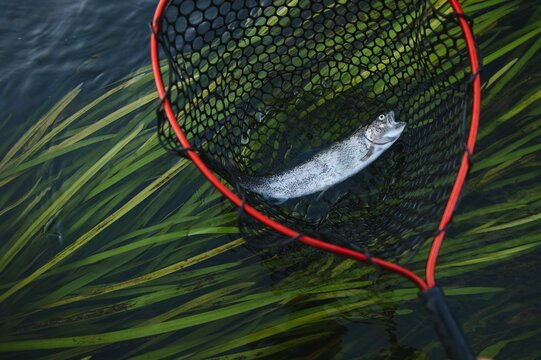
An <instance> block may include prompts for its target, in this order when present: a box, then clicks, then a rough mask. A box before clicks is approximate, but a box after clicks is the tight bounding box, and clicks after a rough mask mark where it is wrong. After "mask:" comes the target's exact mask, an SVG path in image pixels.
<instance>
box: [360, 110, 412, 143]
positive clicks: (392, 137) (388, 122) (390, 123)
mask: <svg viewBox="0 0 541 360" xmlns="http://www.w3.org/2000/svg"><path fill="white" fill-rule="evenodd" d="M405 127H406V123H405V122H403V121H396V120H395V115H394V111H389V112H388V113H386V114H381V115H380V116H378V117H377V119H376V120H374V121H373V122H372V123H371V124H370V125H368V126H367V127H366V128H365V133H364V136H365V137H366V139H367V140H368V141H370V142H371V143H374V144H376V145H385V144H388V143H393V142H395V141H396V140H397V139H398V138H399V137H400V135H401V134H402V131H404V128H405Z"/></svg>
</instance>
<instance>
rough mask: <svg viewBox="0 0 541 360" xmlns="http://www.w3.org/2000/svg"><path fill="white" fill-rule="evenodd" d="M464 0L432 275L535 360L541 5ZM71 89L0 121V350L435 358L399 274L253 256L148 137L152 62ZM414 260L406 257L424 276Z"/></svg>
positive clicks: (212, 201)
mask: <svg viewBox="0 0 541 360" xmlns="http://www.w3.org/2000/svg"><path fill="white" fill-rule="evenodd" d="M464 5H465V11H466V12H467V13H469V14H472V15H474V17H475V19H476V24H475V31H476V34H477V36H478V39H479V40H480V50H481V52H482V54H483V55H484V64H485V68H484V72H483V83H484V85H483V94H484V99H483V113H482V116H481V128H480V134H479V142H478V145H477V152H476V154H475V156H474V161H475V163H474V167H473V169H472V171H471V174H470V178H469V182H468V183H467V187H466V189H465V195H464V197H463V199H462V202H461V207H460V208H459V209H458V212H457V214H456V215H455V218H454V223H453V225H452V226H451V229H450V232H449V236H448V239H447V241H446V242H445V243H444V248H443V253H442V257H441V260H440V264H439V266H438V268H437V277H438V279H440V280H441V282H442V283H443V284H444V285H445V288H446V292H447V294H448V295H449V297H450V301H451V302H452V304H451V306H452V307H453V308H454V309H455V310H456V312H457V313H458V317H459V318H460V319H461V321H462V322H463V325H464V330H465V333H466V334H467V336H468V337H469V339H470V341H471V343H472V346H473V347H474V348H475V349H476V350H478V351H480V352H481V353H482V354H483V355H486V356H501V357H502V358H520V359H535V358H539V357H541V350H540V349H539V348H538V347H537V348H536V341H537V339H538V338H539V337H540V336H541V330H540V329H539V326H538V324H539V321H541V312H539V309H538V306H537V304H538V302H539V299H540V296H541V293H540V289H539V286H538V285H537V284H538V280H539V274H536V273H535V272H534V273H533V274H532V272H531V269H532V267H533V266H535V264H536V263H537V258H538V257H539V254H540V248H541V238H540V237H539V235H538V234H537V233H538V232H539V228H540V221H541V199H540V198H539V194H540V193H541V184H540V183H539V181H538V180H539V178H540V175H541V174H540V171H539V166H540V165H541V161H540V150H541V145H540V143H539V140H538V139H539V138H540V137H541V86H540V85H539V78H540V76H541V73H540V70H539V68H538V64H536V63H535V59H536V58H538V57H539V56H540V51H539V50H540V48H541V37H540V36H539V35H540V33H541V20H539V19H541V9H540V8H539V7H538V6H536V5H535V4H533V3H532V2H531V1H526V0H513V1H508V0H505V1H504V0H468V1H465V4H464ZM519 23H520V24H522V25H521V27H520V28H517V27H513V26H512V25H513V24H515V25H516V24H519ZM81 91H82V87H77V88H75V89H73V90H72V91H70V92H69V93H68V94H66V95H65V96H64V97H63V98H62V99H61V100H60V101H58V102H57V103H56V104H54V105H53V106H51V108H50V110H48V111H47V112H45V113H44V114H43V115H40V116H37V117H36V119H35V120H34V121H31V122H30V123H32V126H31V127H29V128H22V127H14V128H12V129H6V128H4V129H2V131H3V133H4V135H3V136H6V137H7V138H5V139H2V141H1V142H0V154H1V155H0V239H1V242H0V274H1V282H0V302H1V303H0V312H1V314H2V318H3V321H2V325H1V334H2V335H1V338H0V351H1V352H2V354H1V355H0V356H2V355H3V356H12V355H13V354H14V352H19V351H26V352H28V354H29V355H33V356H36V357H40V358H54V359H64V358H66V359H67V358H84V357H85V356H95V357H105V356H108V357H112V358H128V357H130V358H131V357H133V358H151V359H163V358H170V357H174V358H205V359H207V358H218V357H219V358H220V359H238V358H263V357H266V356H268V357H272V356H282V357H291V358H294V357H296V356H297V357H298V356H299V355H300V354H309V357H310V358H322V359H326V358H331V357H333V356H334V355H335V354H343V355H344V357H345V358H355V357H358V356H361V355H362V356H363V358H366V357H371V358H378V359H391V358H393V356H399V357H398V358H411V359H417V358H418V359H424V358H426V357H427V356H430V357H431V358H432V357H434V358H440V357H441V349H440V346H439V343H438V341H437V339H436V336H435V335H434V333H433V331H432V329H431V326H430V324H429V322H428V321H427V319H426V316H425V314H424V313H423V310H422V309H421V307H420V306H419V305H418V301H417V291H416V289H415V288H414V287H413V286H412V285H411V284H409V283H407V282H406V281H404V280H403V279H401V278H399V277H396V276H393V275H388V274H380V276H378V277H377V279H378V280H377V281H374V279H375V277H374V276H373V273H374V272H375V271H377V270H374V269H373V268H370V267H367V266H364V265H361V264H358V263H355V262H353V261H350V260H344V259H341V258H337V257H335V256H332V255H326V254H321V255H320V256H318V257H314V262H313V263H312V264H309V265H308V266H299V267H298V268H294V269H292V270H291V271H289V272H287V273H285V274H280V275H276V276H273V275H272V272H271V270H270V269H274V268H279V267H280V265H281V262H282V261H287V260H284V258H270V259H265V261H263V262H262V261H260V260H259V259H258V257H257V256H254V255H253V254H252V253H251V252H250V251H248V250H247V249H246V248H245V247H244V246H243V245H244V240H243V239H242V238H241V237H240V235H239V234H238V230H237V227H236V217H237V213H236V210H234V209H233V208H232V207H231V206H229V204H228V203H227V202H226V201H224V200H223V199H222V197H221V196H220V195H219V194H218V193H217V192H216V191H215V190H213V189H212V188H211V186H210V185H209V184H207V183H206V182H205V181H204V180H203V179H202V178H201V177H200V176H199V174H198V171H197V170H196V169H195V167H194V166H192V165H190V164H189V162H188V161H186V160H184V159H182V158H177V157H174V156H171V155H170V154H168V153H166V152H165V151H164V150H163V148H161V147H160V145H159V142H158V139H157V136H156V133H155V128H154V122H155V113H154V110H155V107H156V100H157V99H156V94H155V89H154V85H153V80H152V75H151V74H150V69H149V68H144V69H141V70H140V71H139V72H137V73H136V74H133V75H132V76H130V77H129V78H128V79H123V80H122V81H120V82H119V83H118V84H114V85H112V86H111V88H110V89H107V91H106V92H105V93H104V94H103V95H101V96H99V97H97V98H96V99H94V100H92V101H90V102H88V103H87V104H85V105H83V106H81V98H83V95H82V94H81ZM23 123H24V124H25V125H26V124H27V123H29V122H26V121H25V122H23ZM425 256H426V247H425V248H423V249H421V251H420V252H419V254H418V255H417V256H416V257H415V258H414V259H412V260H410V261H409V263H408V266H409V267H410V268H411V269H414V270H417V271H419V272H422V269H423V266H424V258H425ZM397 354H399V355H397Z"/></svg>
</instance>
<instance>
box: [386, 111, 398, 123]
mask: <svg viewBox="0 0 541 360" xmlns="http://www.w3.org/2000/svg"><path fill="white" fill-rule="evenodd" d="M386 118H387V123H388V124H389V125H394V124H396V121H395V117H394V111H393V110H391V111H389V112H388V113H387V116H386Z"/></svg>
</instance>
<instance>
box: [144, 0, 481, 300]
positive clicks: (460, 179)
mask: <svg viewBox="0 0 541 360" xmlns="http://www.w3.org/2000/svg"><path fill="white" fill-rule="evenodd" d="M169 1H170V0H160V1H159V3H158V6H157V8H156V12H155V14H154V19H153V21H152V34H151V37H150V52H151V54H150V55H151V59H152V70H153V73H154V81H155V83H156V88H157V91H158V95H159V97H160V99H162V101H163V103H162V106H163V110H164V111H165V114H166V116H167V119H168V121H169V123H170V125H171V128H172V129H173V131H174V132H175V135H176V136H177V138H178V140H179V142H180V144H181V146H182V147H183V148H184V149H186V156H187V157H188V158H189V159H190V160H192V162H193V163H194V164H195V166H197V168H198V169H199V171H201V173H202V174H203V176H205V178H206V179H207V180H208V181H209V182H210V183H211V184H212V185H214V187H216V189H217V190H218V191H220V192H221V193H222V194H223V195H224V196H225V197H226V198H227V199H229V201H231V202H232V203H233V204H235V205H236V206H237V207H241V206H242V207H243V208H244V211H245V212H246V213H247V214H248V215H250V216H252V217H253V218H255V219H256V220H258V221H259V222H261V223H262V224H264V225H266V226H268V227H270V228H271V229H273V230H275V231H278V232H279V233H281V234H283V235H284V236H286V237H290V238H297V239H298V241H300V242H302V243H304V244H306V245H309V246H312V247H315V248H317V249H320V250H324V251H328V252H331V253H334V254H337V255H341V256H345V257H348V258H351V259H355V260H358V261H361V262H364V263H370V264H376V265H378V266H380V267H381V268H383V269H386V270H388V271H391V272H394V273H396V274H399V275H401V276H404V277H405V278H407V279H409V280H410V281H412V282H413V283H414V284H415V285H416V286H417V287H418V288H419V289H420V290H421V291H425V290H427V289H431V288H433V287H434V286H435V267H436V262H437V258H438V254H439V251H440V248H441V245H442V242H443V239H444V237H445V229H446V227H447V225H448V224H449V223H450V221H451V217H452V215H453V212H454V209H455V207H456V204H457V202H458V198H459V196H460V192H461V190H462V187H463V186H464V182H465V180H466V175H467V173H468V169H469V167H470V160H469V157H470V155H471V154H472V153H473V150H474V146H475V140H476V136H477V130H478V124H479V116H480V107H481V106H480V105H481V80H480V76H479V57H478V55H477V49H476V47H475V40H474V37H473V33H472V30H471V28H470V25H469V23H468V22H467V20H466V19H465V15H464V13H463V11H462V8H461V7H460V4H459V3H458V0H447V1H448V2H449V4H450V5H451V6H452V8H453V10H454V12H455V15H457V16H458V18H459V23H460V27H461V28H462V32H463V34H464V39H465V41H466V45H467V47H468V55H469V58H470V65H471V69H472V89H473V101H472V112H471V123H470V131H469V134H468V140H467V149H466V151H465V152H464V156H463V158H462V162H461V165H460V168H459V171H458V174H457V177H456V179H455V182H454V185H453V189H452V191H451V195H450V197H449V200H448V202H447V204H446V207H445V211H444V213H443V216H442V218H441V220H440V223H439V226H438V229H439V231H438V234H437V235H436V237H435V238H434V240H433V242H432V245H431V249H430V252H429V255H428V259H427V263H426V274H425V276H426V281H425V280H424V279H422V278H421V277H420V276H419V275H417V274H416V273H414V272H412V271H411V270H409V269H407V268H405V267H403V266H400V265H397V264H394V263H391V262H388V261H385V260H383V259H380V258H377V257H369V256H368V255H366V254H363V253H362V252H359V251H354V250H350V249H348V248H345V247H342V246H338V245H334V244H329V243H327V242H324V241H321V240H318V239H316V238H313V237H310V236H308V235H302V234H300V233H299V232H297V231H295V230H293V229H291V228H289V227H287V226H284V225H282V224H280V223H278V222H276V221H274V220H272V219H271V218H269V217H267V216H266V215H264V214H262V213H261V212H259V211H257V210H256V209H255V208H253V207H252V206H250V205H249V204H244V202H243V201H242V199H241V198H240V197H239V196H237V195H236V194H235V193H233V192H232V191H231V190H230V189H229V188H228V187H227V186H225V184H223V183H222V182H221V181H220V180H219V179H218V178H217V177H216V175H214V173H213V172H212V171H211V170H210V169H209V168H208V167H207V165H206V164H205V163H204V162H203V161H202V160H201V158H200V157H199V155H198V154H197V153H196V152H195V151H194V150H193V148H192V147H191V144H190V143H189V142H188V140H187V138H186V136H185V134H184V133H183V131H182V130H181V128H180V125H179V123H178V121H177V119H176V116H175V113H174V111H173V108H172V106H171V103H170V101H169V99H168V98H167V92H166V89H165V86H164V83H163V78H162V74H161V68H160V57H159V46H158V43H159V42H158V39H157V34H159V32H160V24H161V19H162V16H163V14H164V11H165V9H166V7H167V5H168V3H169Z"/></svg>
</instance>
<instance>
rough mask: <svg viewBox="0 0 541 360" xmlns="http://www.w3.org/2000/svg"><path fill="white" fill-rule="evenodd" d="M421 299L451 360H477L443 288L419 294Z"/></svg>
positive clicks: (435, 288)
mask: <svg viewBox="0 0 541 360" xmlns="http://www.w3.org/2000/svg"><path fill="white" fill-rule="evenodd" d="M419 298H420V299H421V303H422V304H423V306H424V307H425V309H426V310H427V311H428V313H429V314H430V318H431V319H432V323H433V324H434V329H435V330H436V333H437V334H438V337H439V339H440V341H441V343H442V345H443V347H444V349H445V352H446V353H447V356H448V357H449V359H451V360H475V356H474V355H473V354H472V351H471V349H470V347H469V345H468V343H467V341H466V338H465V337H464V333H463V332H462V329H461V328H460V325H459V324H458V322H457V321H456V319H455V317H454V316H453V313H452V312H451V309H450V308H449V304H448V303H447V300H446V299H445V295H444V293H443V291H442V290H441V288H439V287H437V286H436V287H434V288H432V289H428V290H425V291H422V292H421V293H419Z"/></svg>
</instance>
